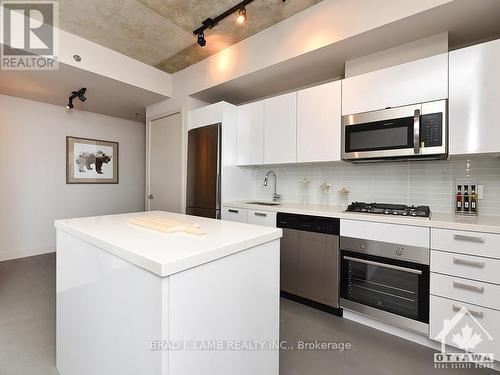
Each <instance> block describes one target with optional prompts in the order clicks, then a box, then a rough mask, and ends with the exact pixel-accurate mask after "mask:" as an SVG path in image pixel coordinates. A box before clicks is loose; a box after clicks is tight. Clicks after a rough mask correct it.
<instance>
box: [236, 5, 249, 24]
mask: <svg viewBox="0 0 500 375" xmlns="http://www.w3.org/2000/svg"><path fill="white" fill-rule="evenodd" d="M246 20H247V10H246V8H245V7H243V8H241V9H240V10H239V11H238V17H236V23H237V24H239V25H242V24H244V23H245V22H246Z"/></svg>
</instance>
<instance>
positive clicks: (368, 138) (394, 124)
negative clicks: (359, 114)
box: [345, 117, 413, 152]
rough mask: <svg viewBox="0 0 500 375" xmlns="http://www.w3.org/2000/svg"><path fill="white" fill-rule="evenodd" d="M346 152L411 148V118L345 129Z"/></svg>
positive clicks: (358, 125)
mask: <svg viewBox="0 0 500 375" xmlns="http://www.w3.org/2000/svg"><path fill="white" fill-rule="evenodd" d="M345 147H346V152H358V151H379V150H392V149H401V148H412V147H413V117H405V118H401V119H396V120H388V121H379V122H373V123H369V124H357V125H349V126H347V127H346V145H345Z"/></svg>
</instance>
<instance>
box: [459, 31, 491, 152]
mask: <svg viewBox="0 0 500 375" xmlns="http://www.w3.org/2000/svg"><path fill="white" fill-rule="evenodd" d="M499 66H500V41H499V40H494V41H491V42H488V43H483V44H478V45H475V46H472V47H468V48H462V49H459V50H456V51H453V52H450V104H449V106H450V122H449V123H450V155H462V154H477V153H490V152H491V153H496V152H500V142H499V138H500V126H499V125H498V118H499V116H500V106H499V105H498V97H499V96H500V72H499V70H498V67H499Z"/></svg>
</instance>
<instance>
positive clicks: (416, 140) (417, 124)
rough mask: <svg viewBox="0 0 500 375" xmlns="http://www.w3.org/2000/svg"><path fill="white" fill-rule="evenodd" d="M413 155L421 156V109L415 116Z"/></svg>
mask: <svg viewBox="0 0 500 375" xmlns="http://www.w3.org/2000/svg"><path fill="white" fill-rule="evenodd" d="M413 153H414V154H415V155H418V154H420V109H416V110H415V112H414V114H413Z"/></svg>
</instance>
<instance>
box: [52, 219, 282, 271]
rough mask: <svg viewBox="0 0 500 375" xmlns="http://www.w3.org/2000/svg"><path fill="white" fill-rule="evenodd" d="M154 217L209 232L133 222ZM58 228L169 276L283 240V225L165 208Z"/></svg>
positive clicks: (60, 224)
mask: <svg viewBox="0 0 500 375" xmlns="http://www.w3.org/2000/svg"><path fill="white" fill-rule="evenodd" d="M144 216H154V217H161V218H167V219H173V220H179V221H184V222H189V223H194V224H198V225H199V226H200V228H201V229H202V230H204V231H205V232H206V234H204V235H194V234H188V233H184V232H175V233H162V232H158V231H155V230H151V229H147V228H143V227H139V226H136V225H133V224H130V223H128V219H129V218H134V217H144ZM55 226H56V228H57V229H58V230H60V231H63V232H65V233H68V234H70V235H73V236H75V237H77V238H79V239H81V240H83V241H86V242H88V243H91V244H92V245H94V246H96V247H98V248H100V249H102V250H105V251H107V252H109V253H111V254H113V255H116V256H118V257H120V258H122V259H124V260H127V261H128V262H130V263H132V264H135V265H137V266H139V267H141V268H143V269H146V270H148V271H150V272H153V273H155V274H156V275H158V276H160V277H166V276H169V275H172V274H174V273H178V272H181V271H184V270H186V269H189V268H192V267H196V266H199V265H201V264H204V263H208V262H211V261H214V260H216V259H219V258H222V257H225V256H228V255H231V254H234V253H237V252H239V251H242V250H245V249H248V248H251V247H254V246H258V245H261V244H263V243H266V242H270V241H273V240H276V239H279V238H280V237H281V236H282V231H281V229H277V228H269V227H262V226H256V225H249V224H241V223H235V222H230V221H221V220H215V219H207V218H202V217H197V216H188V215H182V214H175V213H169V212H162V211H152V212H146V213H145V212H139V213H130V214H120V215H108V216H96V217H85V218H77V219H65V220H57V221H56V222H55Z"/></svg>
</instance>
